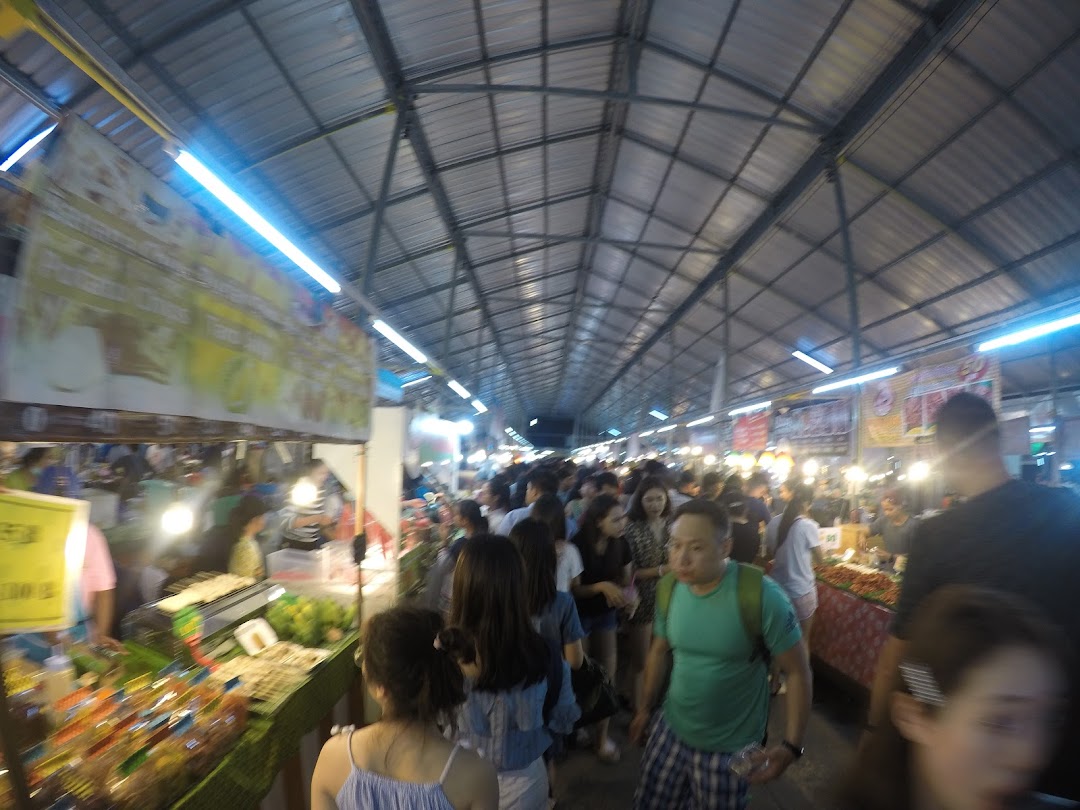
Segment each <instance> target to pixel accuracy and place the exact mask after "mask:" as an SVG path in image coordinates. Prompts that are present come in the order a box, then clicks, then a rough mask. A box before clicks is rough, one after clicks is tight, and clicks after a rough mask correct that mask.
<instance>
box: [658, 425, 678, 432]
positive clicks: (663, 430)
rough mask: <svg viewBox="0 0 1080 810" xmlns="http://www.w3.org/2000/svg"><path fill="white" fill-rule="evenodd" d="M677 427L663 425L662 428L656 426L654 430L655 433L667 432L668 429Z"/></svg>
mask: <svg viewBox="0 0 1080 810" xmlns="http://www.w3.org/2000/svg"><path fill="white" fill-rule="evenodd" d="M677 427H678V425H665V426H664V427H662V428H657V429H656V432H657V433H667V432H668V431H671V430H674V429H675V428H677Z"/></svg>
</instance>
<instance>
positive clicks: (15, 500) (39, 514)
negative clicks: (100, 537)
mask: <svg viewBox="0 0 1080 810" xmlns="http://www.w3.org/2000/svg"><path fill="white" fill-rule="evenodd" d="M89 510H90V505H89V504H88V503H87V502H86V501H74V500H69V499H67V498H53V497H48V496H45V495H36V494H34V493H31V492H12V491H4V492H0V557H2V558H3V560H4V564H3V565H2V566H0V633H31V632H40V631H45V630H61V629H63V628H65V627H71V626H72V625H73V624H74V623H75V615H74V608H75V599H76V596H75V593H76V592H75V585H76V583H77V582H78V580H79V577H80V575H81V572H82V562H83V552H84V550H85V547H86V532H87V525H88V523H87V521H88V519H89Z"/></svg>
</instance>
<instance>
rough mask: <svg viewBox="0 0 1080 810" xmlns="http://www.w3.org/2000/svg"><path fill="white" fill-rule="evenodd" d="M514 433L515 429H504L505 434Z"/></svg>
mask: <svg viewBox="0 0 1080 810" xmlns="http://www.w3.org/2000/svg"><path fill="white" fill-rule="evenodd" d="M513 432H514V429H513V428H504V429H503V433H506V434H510V433H513Z"/></svg>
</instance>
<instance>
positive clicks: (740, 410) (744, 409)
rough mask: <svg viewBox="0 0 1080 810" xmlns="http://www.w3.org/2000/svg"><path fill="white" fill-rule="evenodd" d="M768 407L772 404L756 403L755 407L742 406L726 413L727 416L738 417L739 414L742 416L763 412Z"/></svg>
mask: <svg viewBox="0 0 1080 810" xmlns="http://www.w3.org/2000/svg"><path fill="white" fill-rule="evenodd" d="M770 405H772V402H769V401H766V402H758V403H757V404H755V405H744V406H743V407H741V408H736V409H735V410H733V411H728V416H739V415H740V414H744V413H754V411H764V410H766V409H767V408H768V407H769V406H770Z"/></svg>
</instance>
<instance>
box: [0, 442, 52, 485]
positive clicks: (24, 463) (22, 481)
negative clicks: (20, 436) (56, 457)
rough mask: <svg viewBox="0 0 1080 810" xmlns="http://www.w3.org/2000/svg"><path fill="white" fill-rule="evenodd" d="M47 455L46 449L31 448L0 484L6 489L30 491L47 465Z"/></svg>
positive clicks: (47, 450)
mask: <svg viewBox="0 0 1080 810" xmlns="http://www.w3.org/2000/svg"><path fill="white" fill-rule="evenodd" d="M48 454H49V449H48V448H47V447H31V448H30V449H29V450H27V451H26V452H25V453H23V455H22V458H20V459H19V465H18V466H17V467H16V468H15V470H14V471H13V472H12V473H11V474H10V475H8V476H7V478H5V479H4V480H3V481H2V482H0V483H2V484H3V485H4V486H6V487H7V488H8V489H19V490H22V491H24V492H29V491H31V490H32V489H33V488H34V486H35V485H36V484H37V480H38V478H39V477H40V476H41V473H42V471H43V470H44V469H45V467H46V466H47V465H48V463H49V462H48Z"/></svg>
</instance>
